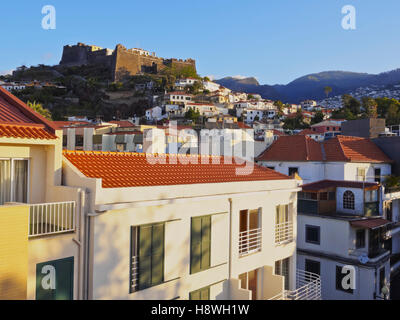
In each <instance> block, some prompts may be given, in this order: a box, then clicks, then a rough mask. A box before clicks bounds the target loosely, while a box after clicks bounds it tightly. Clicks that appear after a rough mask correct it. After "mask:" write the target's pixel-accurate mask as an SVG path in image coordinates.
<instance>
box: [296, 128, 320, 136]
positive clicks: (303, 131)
mask: <svg viewBox="0 0 400 320" xmlns="http://www.w3.org/2000/svg"><path fill="white" fill-rule="evenodd" d="M308 134H317V135H320V134H321V133H318V132H315V131H312V130H311V129H304V130H301V131H300V132H299V133H298V134H297V135H308Z"/></svg>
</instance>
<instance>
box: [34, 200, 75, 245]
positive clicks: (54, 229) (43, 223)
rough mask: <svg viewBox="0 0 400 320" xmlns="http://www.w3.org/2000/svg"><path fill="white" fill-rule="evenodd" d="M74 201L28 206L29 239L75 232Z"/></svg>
mask: <svg viewBox="0 0 400 320" xmlns="http://www.w3.org/2000/svg"><path fill="white" fill-rule="evenodd" d="M75 213H76V203H75V201H67V202H53V203H42V204H32V205H30V213H29V237H37V236H44V235H51V234H59V233H65V232H73V231H75Z"/></svg>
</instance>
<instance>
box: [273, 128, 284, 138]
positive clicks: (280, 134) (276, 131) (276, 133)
mask: <svg viewBox="0 0 400 320" xmlns="http://www.w3.org/2000/svg"><path fill="white" fill-rule="evenodd" d="M272 132H273V133H274V135H276V136H286V133H284V132H282V131H279V130H276V129H272Z"/></svg>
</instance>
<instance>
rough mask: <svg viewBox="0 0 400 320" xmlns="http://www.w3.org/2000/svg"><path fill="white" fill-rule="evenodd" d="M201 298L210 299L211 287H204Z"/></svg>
mask: <svg viewBox="0 0 400 320" xmlns="http://www.w3.org/2000/svg"><path fill="white" fill-rule="evenodd" d="M200 300H210V288H209V287H208V288H204V289H203V290H201V291H200Z"/></svg>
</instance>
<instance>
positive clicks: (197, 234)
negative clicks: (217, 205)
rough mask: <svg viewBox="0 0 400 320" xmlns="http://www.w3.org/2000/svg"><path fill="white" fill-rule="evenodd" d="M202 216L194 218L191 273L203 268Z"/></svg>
mask: <svg viewBox="0 0 400 320" xmlns="http://www.w3.org/2000/svg"><path fill="white" fill-rule="evenodd" d="M201 240H202V238H201V217H200V218H192V230H191V253H190V273H196V272H199V271H200V270H201Z"/></svg>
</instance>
